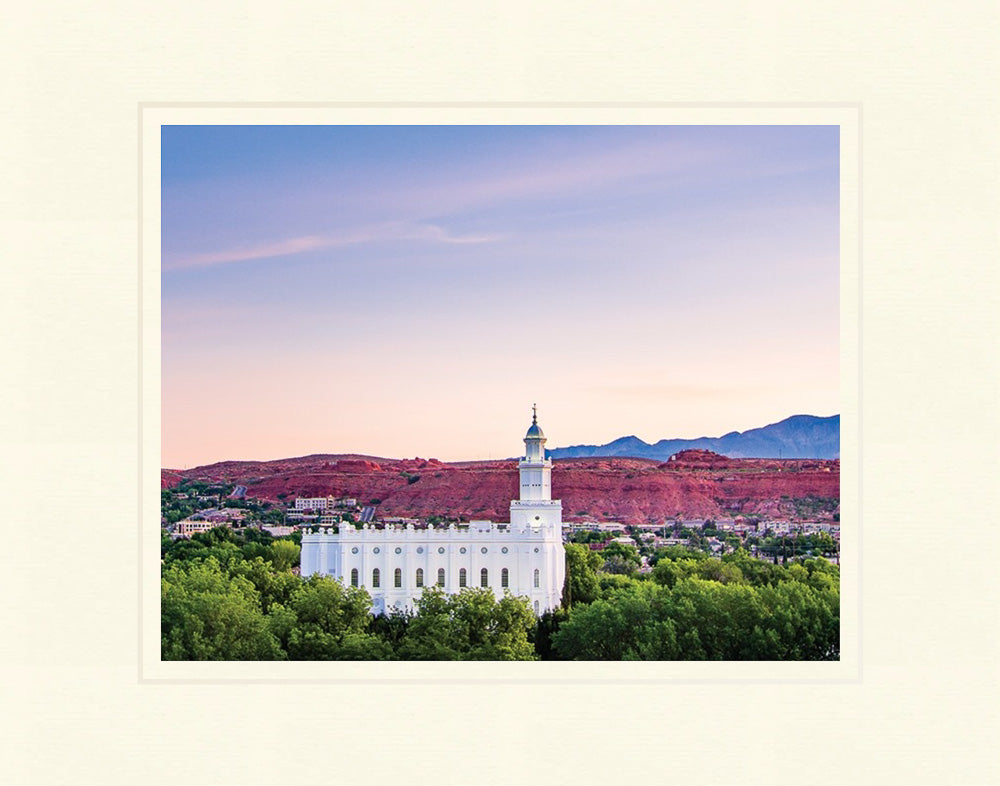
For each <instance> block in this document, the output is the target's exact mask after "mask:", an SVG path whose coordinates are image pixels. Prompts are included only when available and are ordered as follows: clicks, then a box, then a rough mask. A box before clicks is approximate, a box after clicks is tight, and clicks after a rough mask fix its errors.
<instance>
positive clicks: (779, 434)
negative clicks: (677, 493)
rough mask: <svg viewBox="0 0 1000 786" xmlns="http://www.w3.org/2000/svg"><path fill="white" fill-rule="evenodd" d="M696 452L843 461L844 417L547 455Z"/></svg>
mask: <svg viewBox="0 0 1000 786" xmlns="http://www.w3.org/2000/svg"><path fill="white" fill-rule="evenodd" d="M692 449H696V450H711V451H713V452H715V453H721V454H722V455H724V456H729V457H730V458H789V459H790V458H807V459H808V458H812V459H835V458H840V415H831V416H830V417H825V418H821V417H816V416H814V415H793V416H792V417H790V418H785V419H784V420H782V421H781V422H780V423H772V424H771V425H769V426H764V427H762V428H755V429H751V430H750V431H744V432H739V431H731V432H729V433H728V434H725V435H723V436H721V437H699V438H697V439H661V440H660V441H659V442H657V443H655V444H653V445H650V444H649V443H648V442H644V441H643V440H641V439H639V438H638V437H620V438H619V439H616V440H614V441H613V442H609V443H608V444H606V445H571V446H570V447H567V448H554V449H553V450H549V451H546V452H547V454H548V455H549V457H550V458H576V457H583V458H590V457H595V456H627V457H629V458H650V459H657V460H659V461H666V460H667V459H668V458H670V456H672V455H673V454H674V453H677V452H678V451H681V450H692Z"/></svg>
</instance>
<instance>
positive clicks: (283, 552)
mask: <svg viewBox="0 0 1000 786" xmlns="http://www.w3.org/2000/svg"><path fill="white" fill-rule="evenodd" d="M270 550H271V554H270V559H271V564H272V565H274V569H275V570H278V571H286V570H290V569H291V568H292V566H293V565H298V564H299V553H300V552H301V550H302V549H301V547H299V546H297V545H296V544H295V543H293V542H292V541H290V540H276V541H274V542H273V543H272V544H271V549H270Z"/></svg>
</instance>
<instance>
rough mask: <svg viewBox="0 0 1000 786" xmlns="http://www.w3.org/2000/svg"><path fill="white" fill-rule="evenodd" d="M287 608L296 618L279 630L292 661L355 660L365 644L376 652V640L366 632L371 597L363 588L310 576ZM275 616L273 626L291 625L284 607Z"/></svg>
mask: <svg viewBox="0 0 1000 786" xmlns="http://www.w3.org/2000/svg"><path fill="white" fill-rule="evenodd" d="M278 605H279V606H280V605H281V604H278ZM287 608H288V609H290V610H291V611H292V612H293V613H294V615H295V621H294V624H292V625H291V627H289V628H288V629H287V630H286V629H284V628H282V630H283V632H284V635H285V636H286V637H287V638H286V641H287V645H286V646H287V650H288V657H289V658H290V659H292V660H343V659H356V658H357V653H358V651H359V649H363V648H364V646H365V645H367V644H370V645H372V647H373V648H375V649H377V647H376V646H375V645H376V644H377V642H378V638H377V637H375V636H371V634H370V633H369V632H368V626H369V622H370V617H369V609H370V608H371V597H370V596H369V595H368V593H367V592H366V591H365V589H364V588H363V587H344V586H343V585H341V584H340V582H338V581H334V580H333V579H330V578H327V577H325V576H319V575H315V576H311V577H310V578H309V579H308V580H307V581H304V582H303V583H302V585H301V586H300V587H299V589H298V590H297V591H296V592H295V593H294V594H293V596H292V598H291V600H290V601H289V604H288V607H287ZM276 612H277V613H276V616H277V618H278V620H277V621H276V622H275V625H276V626H277V625H279V623H280V624H282V625H287V623H288V622H290V618H289V617H288V615H287V614H286V613H285V612H284V606H281V608H280V609H278V610H276ZM366 637H370V638H371V639H374V641H370V640H369V639H368V638H366Z"/></svg>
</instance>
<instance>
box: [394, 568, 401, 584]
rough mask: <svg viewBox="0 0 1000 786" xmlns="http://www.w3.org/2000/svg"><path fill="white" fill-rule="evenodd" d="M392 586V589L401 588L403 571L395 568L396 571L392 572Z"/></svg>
mask: <svg viewBox="0 0 1000 786" xmlns="http://www.w3.org/2000/svg"><path fill="white" fill-rule="evenodd" d="M392 586H394V587H402V586H403V569H402V568H396V570H395V571H393V574H392Z"/></svg>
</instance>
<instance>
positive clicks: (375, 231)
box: [163, 222, 500, 270]
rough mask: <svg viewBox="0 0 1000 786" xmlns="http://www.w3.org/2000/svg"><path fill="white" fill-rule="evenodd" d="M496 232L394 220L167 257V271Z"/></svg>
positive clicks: (465, 240) (484, 238) (457, 241)
mask: <svg viewBox="0 0 1000 786" xmlns="http://www.w3.org/2000/svg"><path fill="white" fill-rule="evenodd" d="M499 239H500V236H499V235H495V234H486V235H483V234H479V235H458V234H452V233H450V232H448V230H446V229H444V228H443V227H440V226H438V225H436V224H410V223H403V222H391V223H386V224H380V225H378V226H376V227H368V228H363V229H358V230H354V231H350V232H341V233H335V234H321V235H302V236H299V237H292V238H286V239H284V240H277V241H269V242H265V243H257V244H254V245H250V246H240V247H237V248H230V249H224V250H221V251H212V252H207V253H203V254H191V255H188V256H180V257H175V258H173V259H167V260H164V265H163V267H164V269H165V270H186V269H191V268H201V267H210V266H213V265H223V264H228V263H232V262H249V261H252V260H256V259H268V258H272V257H284V256H290V255H293V254H302V253H305V252H307V251H316V250H317V249H323V248H336V247H342V246H350V245H358V244H362V243H377V242H385V241H390V240H417V241H424V242H428V243H445V244H450V245H462V244H476V243H492V242H494V241H496V240H499Z"/></svg>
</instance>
